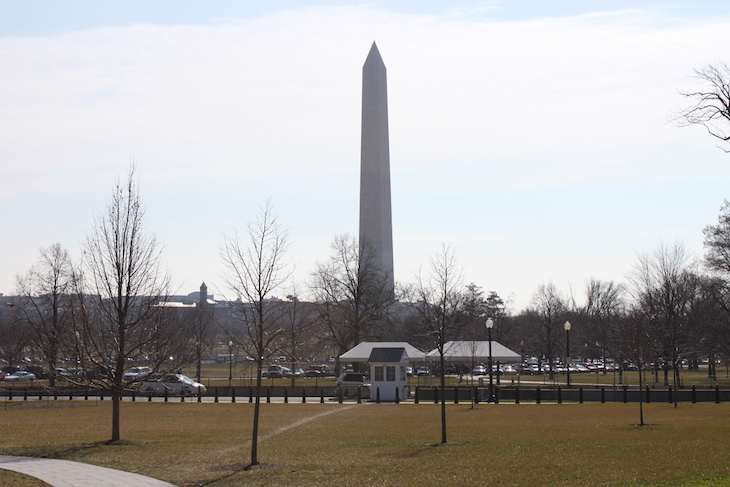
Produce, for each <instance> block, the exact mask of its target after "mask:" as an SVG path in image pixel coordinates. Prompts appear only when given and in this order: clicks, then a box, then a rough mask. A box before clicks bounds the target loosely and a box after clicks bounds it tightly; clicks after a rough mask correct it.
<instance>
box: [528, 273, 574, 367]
mask: <svg viewBox="0 0 730 487" xmlns="http://www.w3.org/2000/svg"><path fill="white" fill-rule="evenodd" d="M532 311H533V312H534V315H535V317H536V318H537V320H538V328H539V330H540V332H539V334H538V337H539V338H538V340H539V342H538V345H539V346H540V349H541V352H542V355H543V356H544V357H545V359H546V360H547V361H548V369H549V372H550V380H552V379H553V377H554V371H555V367H554V362H555V357H556V355H557V353H558V350H559V345H558V343H559V340H560V337H561V336H562V334H561V330H562V329H563V323H564V322H565V313H566V305H565V300H564V299H563V298H562V297H561V296H560V294H559V292H558V289H557V288H556V287H555V285H554V284H553V283H552V282H551V283H548V284H541V285H540V286H539V287H538V289H537V291H536V292H535V294H534V296H533V297H532Z"/></svg>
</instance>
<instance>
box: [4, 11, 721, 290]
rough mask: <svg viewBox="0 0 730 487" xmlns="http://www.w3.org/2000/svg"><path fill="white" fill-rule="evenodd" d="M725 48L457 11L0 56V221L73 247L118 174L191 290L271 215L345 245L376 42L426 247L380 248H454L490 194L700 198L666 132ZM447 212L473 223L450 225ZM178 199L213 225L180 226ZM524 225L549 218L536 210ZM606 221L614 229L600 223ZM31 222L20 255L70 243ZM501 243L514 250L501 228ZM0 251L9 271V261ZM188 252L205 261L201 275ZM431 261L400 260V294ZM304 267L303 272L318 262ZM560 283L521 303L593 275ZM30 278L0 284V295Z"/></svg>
mask: <svg viewBox="0 0 730 487" xmlns="http://www.w3.org/2000/svg"><path fill="white" fill-rule="evenodd" d="M482 7H485V8H487V9H491V8H497V7H498V5H496V4H494V3H492V2H486V3H485V4H484V5H482ZM479 18H480V19H483V18H484V17H483V16H481V17H479ZM729 27H730V19H728V18H717V19H709V20H704V21H701V22H700V21H698V20H693V21H687V22H682V21H678V20H676V19H672V21H671V22H666V17H658V16H657V15H656V14H655V12H653V11H642V10H622V11H618V12H608V13H601V14H591V15H581V16H573V17H554V18H542V19H535V20H530V21H511V22H504V21H503V22H496V21H489V20H473V19H470V18H469V17H468V16H466V15H465V14H464V13H463V12H462V13H461V14H459V15H456V14H455V13H454V12H452V13H451V14H449V15H446V16H443V17H439V16H436V15H404V14H394V13H390V12H387V11H384V10H380V9H372V8H367V7H332V8H320V7H311V8H305V9H298V10H291V11H284V12H279V13H276V14H271V15H267V16H264V17H259V18H254V19H247V20H241V21H238V22H226V23H225V25H221V26H174V27H169V26H168V27H165V26H155V25H142V24H139V25H132V26H129V27H113V28H112V27H109V28H95V29H91V30H86V31H81V32H74V33H67V34H63V35H58V36H53V37H46V38H18V37H16V38H12V37H7V38H1V39H0V85H1V86H3V87H4V88H3V90H2V91H0V106H3V114H4V116H3V117H2V119H0V138H2V144H0V157H1V158H2V160H3V166H4V167H3V169H4V173H5V175H4V177H3V178H2V179H1V180H0V195H1V196H0V197H1V198H2V200H1V201H0V203H2V204H3V206H4V207H8V206H9V205H11V204H13V203H14V202H18V201H23V202H26V203H27V202H30V201H32V202H33V205H31V206H32V207H33V208H35V207H36V206H43V205H47V206H52V207H54V208H56V209H57V211H58V214H59V215H60V216H58V217H57V218H55V221H56V223H54V224H56V225H58V227H60V228H76V226H77V225H78V222H79V220H80V219H81V220H82V223H83V221H87V224H88V223H90V218H89V216H88V214H82V215H79V214H78V213H77V210H76V209H77V208H84V209H85V210H84V211H85V212H86V213H90V212H91V210H92V209H93V208H100V207H102V206H103V203H104V200H105V198H106V197H107V194H108V191H109V188H111V185H112V183H113V179H114V177H116V174H120V173H123V172H124V170H125V167H126V165H127V164H128V163H129V161H130V159H132V158H135V159H136V160H137V161H138V164H139V166H140V169H141V171H140V172H141V174H142V176H143V178H144V180H143V182H142V184H143V189H145V190H147V195H148V196H147V198H146V199H147V200H148V202H149V204H150V207H151V208H150V214H151V216H152V217H153V218H154V219H155V220H154V222H153V223H154V224H155V225H156V226H158V227H159V228H160V229H161V230H162V231H163V232H165V234H164V235H162V237H163V239H164V240H165V241H166V242H168V248H169V249H170V253H171V255H172V256H173V257H172V259H173V262H172V263H171V269H172V271H173V274H175V275H177V274H180V276H176V277H178V278H179V279H180V280H185V281H186V282H189V281H192V282H193V283H194V284H195V285H197V284H196V281H198V280H201V281H202V280H206V281H210V278H209V277H205V275H202V274H204V272H205V269H213V268H216V267H217V266H218V264H217V262H216V261H217V250H216V249H217V245H218V243H217V241H218V240H219V239H220V233H221V232H227V231H228V230H229V229H230V227H231V226H232V225H236V224H240V222H241V221H242V220H245V219H246V218H247V217H251V216H252V214H253V213H252V211H250V210H251V208H252V207H253V209H254V210H255V205H256V204H259V203H260V202H261V201H263V200H264V199H266V198H268V197H273V198H274V201H275V202H277V200H278V202H279V203H278V207H279V208H281V209H282V211H287V212H292V214H295V215H296V217H290V221H291V224H292V227H293V236H294V237H295V238H296V239H298V240H299V241H301V242H305V241H306V242H321V241H322V239H324V240H327V239H329V238H331V237H332V236H333V235H335V234H338V233H342V232H343V231H354V229H356V227H357V224H356V221H357V220H356V219H357V215H356V213H355V212H356V211H357V205H356V197H357V196H356V192H357V175H358V171H359V170H358V164H359V130H360V118H359V117H360V107H359V103H360V81H361V78H360V76H361V67H362V63H363V61H364V58H365V55H366V54H367V50H368V49H369V47H370V44H371V42H373V40H375V41H376V42H377V43H378V46H379V48H380V51H381V54H382V55H383V58H384V60H385V63H386V65H387V67H388V76H389V78H388V82H389V101H390V129H391V155H392V172H393V181H394V190H397V191H396V192H395V193H394V211H396V212H397V211H402V210H399V209H403V208H409V209H410V208H419V210H418V211H417V212H414V213H409V214H407V215H396V217H397V218H400V219H402V220H404V221H405V220H410V221H412V222H415V223H414V228H418V229H421V230H422V231H416V230H412V231H413V233H410V234H407V235H401V234H400V233H399V229H398V228H396V231H395V233H396V235H397V238H401V239H406V240H409V239H413V238H414V237H417V238H422V237H427V238H426V239H425V240H424V242H429V243H433V242H434V241H435V237H434V235H439V239H441V238H443V240H445V241H449V240H456V241H459V240H460V237H459V235H464V234H466V235H469V233H468V232H466V233H465V232H464V231H463V230H462V231H459V230H458V229H459V228H461V229H463V228H469V227H470V226H473V221H474V219H475V216H474V215H473V214H472V212H481V211H484V210H483V207H484V206H486V205H490V204H492V202H491V200H490V198H491V197H492V196H493V195H494V194H495V193H496V194H499V195H500V196H501V197H502V198H503V200H504V204H505V208H515V207H519V206H521V205H522V203H521V202H518V201H516V200H514V198H517V197H518V196H517V195H519V197H520V198H525V197H526V196H525V195H528V194H529V192H530V191H540V192H544V191H550V190H555V191H560V192H566V191H571V189H572V188H581V189H584V188H586V187H597V188H599V187H601V188H605V187H606V186H612V185H613V186H615V187H616V188H620V187H621V186H622V185H627V184H630V185H638V184H644V183H646V182H651V183H654V182H656V181H658V180H661V181H667V182H670V183H671V182H677V181H697V182H699V181H703V180H706V179H715V180H717V179H719V178H721V177H726V176H727V174H726V170H725V169H724V168H723V167H722V166H721V164H722V163H721V162H720V161H721V159H722V157H723V156H722V154H721V153H719V152H714V151H715V149H714V147H712V146H711V141H708V140H707V138H706V136H705V134H703V133H701V132H700V131H693V130H691V129H684V130H679V129H676V128H674V127H672V126H671V125H668V124H667V123H666V118H667V115H668V113H669V112H670V110H671V109H672V108H673V107H674V106H675V105H676V104H677V103H679V102H681V100H680V99H679V97H678V95H677V90H678V89H679V88H681V87H683V86H686V84H687V83H690V82H691V81H692V80H691V78H690V75H691V70H692V68H693V67H696V66H699V65H702V64H704V63H706V62H711V61H715V60H717V59H723V57H724V56H725V52H724V46H726V45H727V44H728V41H729V40H730V28H729ZM722 160H724V159H722ZM617 191H618V190H617ZM463 195H472V196H473V201H472V203H473V204H474V206H475V208H473V209H470V208H453V207H451V205H452V204H453V202H454V197H455V196H456V197H461V196H463ZM143 196H144V194H143ZM688 197H689V196H688ZM196 198H200V199H203V200H204V201H206V202H210V203H209V204H210V205H211V206H210V207H209V208H207V209H206V210H199V209H196V208H194V204H193V203H192V202H191V201H192V200H195V199H196ZM532 204H534V205H535V206H536V207H539V208H541V209H544V211H547V212H549V211H550V210H549V208H547V207H546V206H549V204H550V202H549V201H548V202H546V201H540V202H535V203H532ZM67 205H68V209H66V210H65V209H64V208H65V207H67ZM72 208H73V210H72ZM152 208H154V209H152ZM201 211H203V213H204V214H201V213H199V212H201ZM443 211H446V212H447V213H450V214H451V215H453V217H452V218H451V221H450V222H449V228H453V229H454V231H453V232H450V233H446V234H443V233H441V232H437V231H432V230H431V229H430V227H429V215H433V214H441V212H443ZM616 211H630V210H626V209H625V208H623V207H621V205H620V204H617V210H616ZM712 211H716V208H713V210H712ZM351 212H352V213H351ZM203 217H205V218H207V219H209V220H210V221H208V222H207V224H206V226H205V227H204V228H203V227H201V226H200V223H199V221H200V219H201V218H203ZM34 221H38V222H40V223H41V225H40V227H42V228H48V227H45V226H44V225H45V221H44V218H43V217H42V216H41V214H40V213H39V210H32V211H28V212H27V213H22V212H21V214H19V215H18V216H16V217H13V220H12V222H13V224H14V225H17V226H18V231H19V232H21V233H24V234H26V235H27V239H29V240H30V241H33V242H36V243H33V244H32V246H33V247H41V246H46V245H48V244H50V243H52V242H53V241H55V238H52V237H55V236H58V237H65V238H68V235H67V234H65V233H54V232H40V231H38V229H36V228H34V227H33V225H32V224H30V223H29V222H34ZM705 223H707V222H705ZM58 227H54V228H58ZM480 228H481V229H482V230H481V231H483V232H490V229H489V228H488V227H480ZM700 228H701V226H700ZM424 229H426V230H424ZM614 231H615V232H621V233H622V234H627V233H630V232H632V228H630V227H628V226H626V227H623V228H617V229H615V230H614ZM657 231H658V232H661V231H663V230H662V229H657ZM498 233H499V234H501V235H513V236H514V237H513V238H515V239H517V240H519V241H525V240H528V239H529V236H526V234H525V229H524V228H520V222H519V221H516V222H514V227H508V228H502V229H500V231H499V232H498ZM480 234H481V233H478V234H477V235H480ZM31 235H32V236H33V237H31ZM81 237H82V235H78V236H77V239H80V238H81ZM49 238H50V240H49ZM471 238H472V237H467V238H466V239H465V240H469V239H471ZM27 241H28V240H24V242H26V243H27ZM2 245H3V246H2V248H0V251H2V253H3V254H5V255H16V254H17V253H18V252H19V251H18V249H17V247H16V246H15V245H14V244H11V243H4V244H2ZM67 245H73V244H67ZM539 245H540V246H541V247H543V248H542V254H539V255H535V256H529V255H526V256H524V262H536V261H539V260H540V259H542V258H543V257H544V255H546V254H549V252H550V251H554V249H556V248H560V247H561V245H564V242H563V243H561V241H560V238H556V239H555V241H554V242H553V241H552V239H550V238H546V239H543V240H541V241H540V243H539ZM196 246H199V247H202V248H205V249H206V251H205V252H203V255H204V256H205V257H204V258H203V260H202V261H200V259H199V257H198V256H197V255H194V254H196V252H195V248H196ZM427 247H428V245H423V246H422V248H419V251H418V252H413V251H411V252H402V253H401V254H400V255H399V256H398V255H397V256H396V260H397V262H396V265H397V267H398V270H397V272H399V273H400V272H402V273H403V277H402V278H407V277H408V275H409V274H408V273H409V272H410V270H411V269H412V268H413V267H414V266H415V264H416V263H417V262H418V261H423V260H424V258H425V255H424V253H428V250H427ZM301 248H302V250H301V251H297V252H299V253H298V254H297V257H296V258H297V260H298V261H300V262H302V263H301V264H300V268H304V269H310V268H311V265H312V262H314V261H315V260H321V259H322V258H324V257H325V256H326V253H327V251H328V249H327V248H323V249H321V252H320V253H319V254H318V255H312V253H313V246H312V244H311V243H306V244H305V243H302V245H301ZM434 248H435V247H434ZM431 250H433V249H431ZM632 250H633V249H632ZM479 252H480V251H479V250H478V249H476V248H472V247H469V249H468V251H467V252H465V255H463V259H464V260H465V261H466V262H467V263H468V264H469V267H470V268H473V269H474V273H475V275H477V276H478V275H479V274H480V270H479V269H481V268H482V267H481V266H484V265H486V264H484V263H483V262H482V259H481V257H480V254H479ZM628 253H629V252H624V254H628ZM599 255H600V254H599ZM509 259H514V258H513V257H510V258H509ZM600 261H601V258H600V257H596V259H595V261H594V262H593V263H592V265H593V266H594V267H599V266H600ZM510 262H514V261H513V260H510ZM560 262H561V265H564V267H561V266H550V267H549V269H547V270H546V271H545V273H544V274H535V276H532V277H528V278H524V279H521V282H522V284H521V286H523V287H529V288H533V287H534V286H535V285H536V284H537V283H536V282H535V280H536V279H542V278H543V276H551V277H553V278H554V279H555V281H556V282H559V280H560V275H561V272H563V271H565V269H567V268H572V270H571V271H570V276H571V279H573V280H575V279H574V278H573V276H575V275H577V274H580V273H585V275H597V274H598V270H594V269H586V268H585V267H587V266H588V263H587V262H582V263H577V262H574V263H573V264H571V263H570V261H569V259H568V260H561V261H560ZM31 263H32V260H31V261H28V260H27V259H26V260H22V259H21V260H19V261H17V262H15V259H14V262H13V265H12V266H10V267H9V266H8V264H3V266H2V268H3V272H4V273H5V275H0V291H3V290H4V292H8V291H9V289H8V288H9V287H11V280H12V279H11V277H9V276H12V275H13V274H14V273H15V272H19V271H22V270H24V269H25V268H26V267H27V266H28V265H30V264H31ZM609 267H611V268H615V267H616V265H615V263H614V262H612V263H611V265H610V266H609ZM5 269H9V270H7V271H6V270H5ZM189 269H198V270H197V271H194V272H191V271H189ZM561 269H562V270H561ZM522 270H523V269H520V272H522ZM307 272H308V271H306V272H305V274H306V273H307ZM524 272H525V273H527V270H526V269H525V270H524ZM565 272H566V275H567V273H568V271H565ZM512 273H513V272H512ZM482 274H485V273H482ZM194 276H197V277H194ZM490 276H494V277H493V279H495V281H497V283H496V284H494V287H499V282H498V281H500V280H502V282H509V283H510V284H505V286H507V287H509V288H510V289H515V288H513V287H510V286H513V285H514V286H518V284H517V283H516V282H513V281H512V279H513V277H512V276H511V273H510V271H509V270H508V269H504V270H503V271H502V272H501V273H500V274H498V275H495V273H494V272H492V271H490ZM398 277H399V278H400V276H398ZM474 280H478V279H477V277H474ZM566 280H567V279H566ZM493 282H494V281H493ZM520 294H521V295H524V294H529V293H525V292H524V291H522V292H521V293H520Z"/></svg>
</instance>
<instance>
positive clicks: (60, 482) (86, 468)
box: [0, 455, 175, 487]
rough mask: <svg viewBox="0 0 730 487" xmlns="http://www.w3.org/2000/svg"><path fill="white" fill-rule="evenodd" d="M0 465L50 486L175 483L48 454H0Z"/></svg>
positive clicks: (141, 486)
mask: <svg viewBox="0 0 730 487" xmlns="http://www.w3.org/2000/svg"><path fill="white" fill-rule="evenodd" d="M0 468H2V469H5V470H13V471H15V472H18V473H22V474H25V475H30V476H31V477H35V478H37V479H40V480H42V481H44V482H46V483H47V484H50V485H52V486H54V487H175V486H174V485H173V484H169V483H167V482H163V481H162V480H157V479H153V478H151V477H145V476H144V475H139V474H136V473H129V472H122V471H121V470H114V469H112V468H105V467H97V466H96V465H88V464H86V463H79V462H70V461H68V460H53V459H50V458H33V457H14V456H6V455H0Z"/></svg>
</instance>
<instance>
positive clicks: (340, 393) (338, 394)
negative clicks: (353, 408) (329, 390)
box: [337, 387, 342, 404]
mask: <svg viewBox="0 0 730 487" xmlns="http://www.w3.org/2000/svg"><path fill="white" fill-rule="evenodd" d="M337 402H339V403H340V404H342V387H338V388H337Z"/></svg>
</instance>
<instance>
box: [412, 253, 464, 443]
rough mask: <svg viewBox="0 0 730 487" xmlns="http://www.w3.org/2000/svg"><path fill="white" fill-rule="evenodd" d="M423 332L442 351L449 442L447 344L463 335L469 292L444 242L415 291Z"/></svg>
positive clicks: (443, 431)
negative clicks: (446, 393) (466, 290)
mask: <svg viewBox="0 0 730 487" xmlns="http://www.w3.org/2000/svg"><path fill="white" fill-rule="evenodd" d="M411 293H412V295H411V296H410V297H411V302H412V303H413V306H414V310H415V312H416V313H417V319H418V323H419V325H420V330H421V332H422V333H423V334H424V335H425V336H426V337H428V338H430V341H431V344H432V346H433V347H434V348H435V349H436V350H437V351H438V354H439V366H440V369H441V374H440V389H441V443H446V440H447V436H446V399H445V390H446V379H445V377H444V375H445V370H446V344H447V343H448V342H449V341H452V340H457V339H459V338H460V336H461V332H462V330H463V326H464V321H465V320H464V315H465V303H466V293H465V289H464V279H463V272H462V270H461V268H460V267H459V266H458V264H457V262H456V255H455V252H454V250H453V249H451V248H450V247H447V246H445V245H444V246H442V248H441V251H440V252H439V253H438V254H436V255H435V256H433V257H432V258H431V259H430V264H429V271H428V273H427V274H426V275H423V274H422V273H421V272H420V271H419V273H418V275H417V276H416V283H415V286H414V287H413V289H412V291H411Z"/></svg>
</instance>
